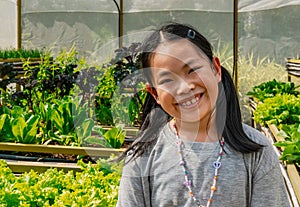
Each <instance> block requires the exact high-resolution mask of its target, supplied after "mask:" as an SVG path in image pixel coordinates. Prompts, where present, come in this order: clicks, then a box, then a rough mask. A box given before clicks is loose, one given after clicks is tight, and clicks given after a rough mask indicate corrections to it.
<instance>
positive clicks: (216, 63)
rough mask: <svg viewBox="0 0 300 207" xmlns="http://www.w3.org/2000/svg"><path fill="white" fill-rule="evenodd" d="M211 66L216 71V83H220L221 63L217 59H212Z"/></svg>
mask: <svg viewBox="0 0 300 207" xmlns="http://www.w3.org/2000/svg"><path fill="white" fill-rule="evenodd" d="M212 64H213V65H214V68H215V70H216V74H215V75H216V78H217V81H218V82H220V81H221V79H222V67H221V62H220V59H219V58H218V57H213V59H212Z"/></svg>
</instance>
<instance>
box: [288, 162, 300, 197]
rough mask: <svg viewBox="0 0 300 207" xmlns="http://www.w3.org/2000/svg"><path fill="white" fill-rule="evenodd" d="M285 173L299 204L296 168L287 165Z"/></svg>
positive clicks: (299, 180)
mask: <svg viewBox="0 0 300 207" xmlns="http://www.w3.org/2000/svg"><path fill="white" fill-rule="evenodd" d="M286 168H287V173H288V175H289V178H290V181H291V183H292V186H293V189H294V192H295V194H296V197H297V200H298V202H299V203H300V176H299V173H298V171H297V168H296V166H295V165H294V164H287V165H286Z"/></svg>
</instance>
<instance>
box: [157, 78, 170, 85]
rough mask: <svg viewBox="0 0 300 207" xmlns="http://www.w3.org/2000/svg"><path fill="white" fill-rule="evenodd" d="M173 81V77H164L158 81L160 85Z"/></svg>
mask: <svg viewBox="0 0 300 207" xmlns="http://www.w3.org/2000/svg"><path fill="white" fill-rule="evenodd" d="M171 81H172V79H163V80H160V81H159V82H158V84H159V85H162V84H165V83H169V82H171Z"/></svg>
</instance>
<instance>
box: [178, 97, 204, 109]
mask: <svg viewBox="0 0 300 207" xmlns="http://www.w3.org/2000/svg"><path fill="white" fill-rule="evenodd" d="M202 95H203V93H201V94H197V95H195V96H193V97H191V98H188V99H185V100H181V101H178V102H177V103H176V104H177V105H179V106H180V107H182V108H185V109H190V108H193V107H197V106H198V104H199V102H200V99H201V97H202Z"/></svg>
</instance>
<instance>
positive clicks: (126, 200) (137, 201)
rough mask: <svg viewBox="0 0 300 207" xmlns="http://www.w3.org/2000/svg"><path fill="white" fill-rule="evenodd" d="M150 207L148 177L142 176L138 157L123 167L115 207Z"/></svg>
mask: <svg viewBox="0 0 300 207" xmlns="http://www.w3.org/2000/svg"><path fill="white" fill-rule="evenodd" d="M137 206H139V207H150V206H151V200H150V190H149V177H147V176H144V175H143V176H142V173H141V168H140V165H139V158H137V160H131V161H130V162H128V163H126V164H125V165H124V167H123V171H122V177H121V182H120V186H119V194H118V202H117V207H137Z"/></svg>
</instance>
